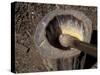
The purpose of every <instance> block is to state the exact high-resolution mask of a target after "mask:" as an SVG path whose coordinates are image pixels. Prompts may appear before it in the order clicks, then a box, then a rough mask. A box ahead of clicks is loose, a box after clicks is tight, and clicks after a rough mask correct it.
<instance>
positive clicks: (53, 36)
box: [46, 17, 66, 49]
mask: <svg viewBox="0 0 100 75" xmlns="http://www.w3.org/2000/svg"><path fill="white" fill-rule="evenodd" d="M61 33H62V31H61V29H60V26H59V23H58V21H57V17H54V18H53V20H51V21H50V22H49V24H48V26H47V27H46V37H47V39H48V41H49V43H50V44H51V45H52V46H54V47H56V48H60V49H66V47H63V46H61V44H60V42H59V36H60V34H61Z"/></svg>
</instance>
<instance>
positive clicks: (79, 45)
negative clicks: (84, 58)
mask: <svg viewBox="0 0 100 75" xmlns="http://www.w3.org/2000/svg"><path fill="white" fill-rule="evenodd" d="M59 41H60V43H61V45H62V46H64V47H71V48H76V49H79V50H81V51H83V52H85V53H87V54H89V55H92V56H94V57H97V48H96V47H94V46H92V45H91V44H89V43H86V42H83V41H80V40H78V39H77V38H75V37H72V36H70V35H68V34H61V35H60V37H59Z"/></svg>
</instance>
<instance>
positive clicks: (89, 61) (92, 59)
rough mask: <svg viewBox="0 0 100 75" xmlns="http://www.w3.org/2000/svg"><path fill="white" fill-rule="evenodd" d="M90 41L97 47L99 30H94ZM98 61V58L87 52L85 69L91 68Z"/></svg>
mask: <svg viewBox="0 0 100 75" xmlns="http://www.w3.org/2000/svg"><path fill="white" fill-rule="evenodd" d="M90 43H91V44H93V45H94V46H96V47H97V30H93V33H92V37H91V42H90ZM97 52H98V51H97ZM96 62H97V58H95V57H93V56H90V55H88V54H87V56H86V62H85V67H84V68H85V69H88V68H91V67H92V66H93V65H94V64H95V63H96Z"/></svg>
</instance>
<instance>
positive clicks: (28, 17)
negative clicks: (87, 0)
mask: <svg viewBox="0 0 100 75" xmlns="http://www.w3.org/2000/svg"><path fill="white" fill-rule="evenodd" d="M55 9H63V10H67V9H74V10H79V11H82V12H83V13H85V14H86V15H87V16H88V17H89V18H90V19H91V21H92V22H93V29H96V27H97V26H96V25H97V23H96V21H97V14H96V12H97V8H96V7H86V6H70V5H55V4H41V3H24V2H16V3H15V65H16V67H15V69H16V72H17V73H22V72H40V71H52V70H57V64H56V61H55V60H52V61H50V62H51V63H53V66H52V65H50V64H51V63H50V62H48V61H47V59H44V58H43V57H42V56H41V55H40V54H39V53H38V52H37V49H36V48H35V45H34V40H33V37H34V33H35V30H36V27H37V24H38V23H39V22H40V20H41V19H42V18H43V17H44V16H45V15H46V14H47V13H48V12H50V11H52V10H55Z"/></svg>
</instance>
